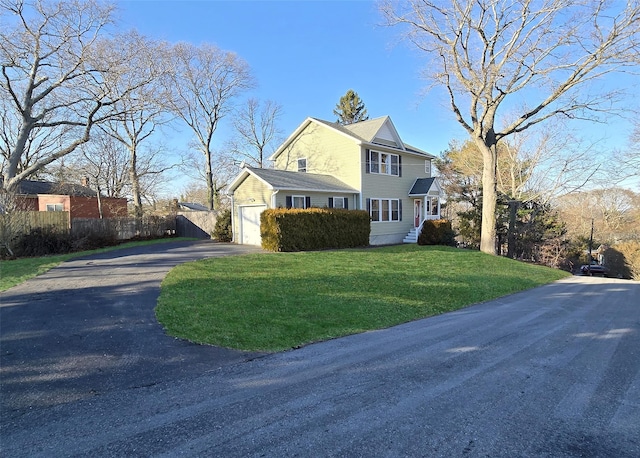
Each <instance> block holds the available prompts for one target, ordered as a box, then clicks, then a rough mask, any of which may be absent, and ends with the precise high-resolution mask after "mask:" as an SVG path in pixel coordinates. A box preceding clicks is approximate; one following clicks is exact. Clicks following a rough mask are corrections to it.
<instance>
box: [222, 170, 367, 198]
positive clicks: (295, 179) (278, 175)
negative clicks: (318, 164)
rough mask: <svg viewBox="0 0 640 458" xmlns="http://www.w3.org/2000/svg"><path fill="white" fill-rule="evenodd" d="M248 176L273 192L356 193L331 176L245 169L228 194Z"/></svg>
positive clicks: (232, 184)
mask: <svg viewBox="0 0 640 458" xmlns="http://www.w3.org/2000/svg"><path fill="white" fill-rule="evenodd" d="M249 175H253V176H254V177H256V178H257V179H259V180H260V181H262V182H264V183H265V184H266V185H268V186H269V187H270V188H272V189H274V190H282V191H317V192H350V193H351V192H358V191H357V190H356V189H354V188H352V187H351V186H348V185H346V184H345V183H343V182H342V181H340V180H338V179H337V178H335V177H333V176H331V175H320V174H317V173H303V172H289V171H286V170H275V169H259V168H254V167H245V168H244V169H242V171H241V172H240V174H239V175H238V176H237V177H236V179H235V180H233V183H231V185H230V186H229V192H230V193H233V191H235V190H236V188H237V187H238V186H239V185H240V183H242V182H243V181H244V180H245V179H246V178H247V177H248V176H249Z"/></svg>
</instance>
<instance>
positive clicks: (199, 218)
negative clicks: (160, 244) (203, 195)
mask: <svg viewBox="0 0 640 458" xmlns="http://www.w3.org/2000/svg"><path fill="white" fill-rule="evenodd" d="M217 215H218V212H215V211H185V212H178V214H177V215H176V234H177V235H178V237H195V238H198V239H210V238H211V234H213V230H214V229H215V227H216V220H217V219H218V216H217Z"/></svg>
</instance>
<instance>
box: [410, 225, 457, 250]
mask: <svg viewBox="0 0 640 458" xmlns="http://www.w3.org/2000/svg"><path fill="white" fill-rule="evenodd" d="M455 236H456V234H455V232H454V231H453V229H452V228H451V221H449V220H446V219H436V220H426V221H424V223H422V230H421V231H420V234H418V245H446V246H456V239H455Z"/></svg>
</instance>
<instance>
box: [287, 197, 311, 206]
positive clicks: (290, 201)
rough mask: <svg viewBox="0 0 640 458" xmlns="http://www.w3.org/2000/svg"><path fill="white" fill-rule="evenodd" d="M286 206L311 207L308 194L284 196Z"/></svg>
mask: <svg viewBox="0 0 640 458" xmlns="http://www.w3.org/2000/svg"><path fill="white" fill-rule="evenodd" d="M285 201H286V202H285V204H286V206H287V208H309V207H311V197H310V196H285Z"/></svg>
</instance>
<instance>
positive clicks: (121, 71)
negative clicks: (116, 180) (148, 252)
mask: <svg viewBox="0 0 640 458" xmlns="http://www.w3.org/2000/svg"><path fill="white" fill-rule="evenodd" d="M104 46H105V48H106V49H108V50H114V51H112V52H115V53H122V52H123V51H124V52H125V54H126V55H128V56H131V58H130V59H129V60H128V61H127V62H126V63H123V65H121V66H119V68H117V69H112V71H111V72H110V73H109V75H108V79H107V81H106V84H107V85H109V86H110V87H112V88H113V92H115V93H126V95H124V96H123V97H121V98H119V99H118V100H117V101H116V102H115V103H114V104H113V105H112V107H111V108H112V110H113V112H114V116H113V117H112V118H110V119H109V120H108V121H106V122H104V123H102V124H101V125H100V128H101V129H102V130H103V131H104V132H106V133H107V134H108V135H110V136H111V137H113V138H114V139H115V140H117V141H118V142H120V143H121V144H122V145H124V146H125V147H126V148H127V151H128V152H129V170H128V173H129V185H130V190H131V197H132V199H133V207H134V213H135V216H137V217H142V213H143V211H142V198H143V192H142V189H141V182H140V176H141V171H140V170H139V169H140V164H139V160H140V158H139V156H140V154H141V153H140V148H141V145H142V144H146V143H147V142H148V140H149V139H152V138H153V134H154V133H156V130H157V128H158V127H159V126H161V125H162V124H165V123H167V122H169V121H170V117H169V116H168V107H166V105H165V104H164V103H163V102H164V100H165V99H166V94H165V89H164V88H165V87H166V85H163V84H161V83H162V79H163V78H168V77H169V73H168V70H167V69H168V68H169V65H168V60H167V47H166V46H165V45H163V44H162V43H157V42H154V41H152V40H150V39H148V38H146V37H143V36H141V35H139V34H138V33H136V32H129V33H128V34H124V35H120V36H118V37H116V38H115V39H114V40H110V41H108V42H105V43H104ZM127 88H134V89H132V90H127ZM154 155H155V156H157V151H156V153H154ZM149 163H150V161H149V158H147V160H146V166H147V170H146V171H145V172H146V173H147V174H150V173H151V170H150V169H149V168H148V166H149ZM163 168H164V169H166V166H165V167H163ZM162 171H163V170H158V171H154V173H162Z"/></svg>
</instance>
